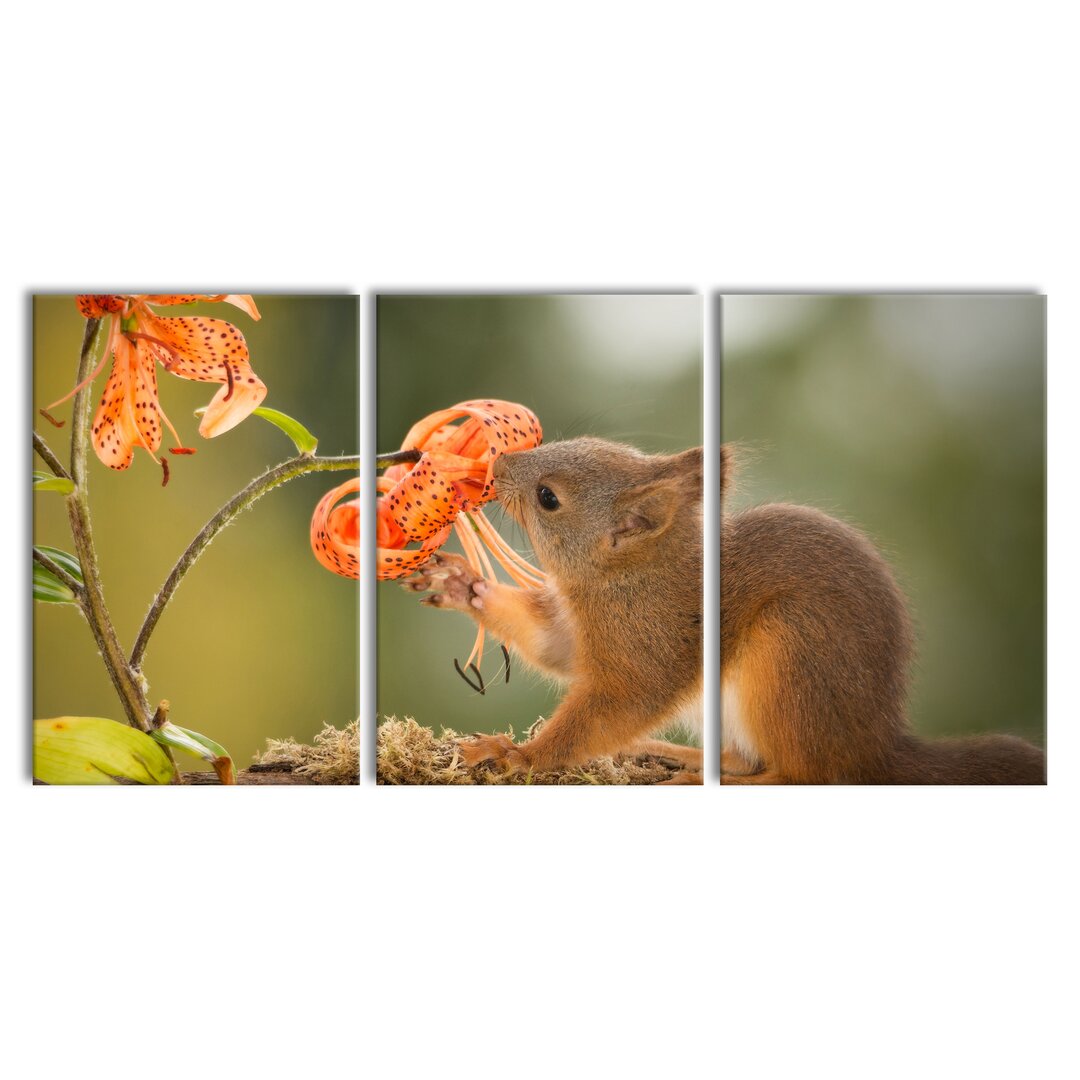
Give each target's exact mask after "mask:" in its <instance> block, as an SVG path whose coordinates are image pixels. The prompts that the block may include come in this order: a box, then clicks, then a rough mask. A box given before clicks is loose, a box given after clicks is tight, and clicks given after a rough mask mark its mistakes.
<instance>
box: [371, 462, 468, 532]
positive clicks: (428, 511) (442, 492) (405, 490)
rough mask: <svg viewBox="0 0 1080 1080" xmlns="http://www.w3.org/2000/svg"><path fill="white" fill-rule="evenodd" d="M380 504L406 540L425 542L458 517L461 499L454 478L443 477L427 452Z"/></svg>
mask: <svg viewBox="0 0 1080 1080" xmlns="http://www.w3.org/2000/svg"><path fill="white" fill-rule="evenodd" d="M381 504H382V505H385V506H387V507H388V510H387V511H386V512H388V513H389V514H391V515H392V516H393V519H394V521H395V522H396V523H397V525H398V527H399V528H400V529H401V531H402V533H403V534H404V536H405V537H406V539H407V541H411V542H412V543H417V544H422V543H424V542H425V541H426V540H429V539H430V538H431V537H432V536H434V534H435V533H437V532H439V530H441V529H444V528H446V526H447V525H449V524H451V523H452V522H453V520H454V518H455V517H457V513H458V510H459V509H460V506H461V500H460V498H459V497H458V495H457V492H456V490H455V488H454V484H453V481H452V480H450V479H448V478H447V477H445V476H443V475H442V474H441V473H440V472H439V470H438V469H437V468H436V467H435V465H434V464H433V463H432V461H431V458H430V457H429V455H427V454H425V455H424V456H423V457H422V458H421V459H420V460H419V461H418V462H417V464H416V466H415V467H414V468H413V469H412V470H411V471H410V472H409V473H408V474H407V475H405V476H404V477H402V479H401V480H400V481H399V482H398V483H397V484H396V485H395V486H394V488H393V490H391V491H390V492H388V493H387V494H386V495H384V496H383V498H382V500H381Z"/></svg>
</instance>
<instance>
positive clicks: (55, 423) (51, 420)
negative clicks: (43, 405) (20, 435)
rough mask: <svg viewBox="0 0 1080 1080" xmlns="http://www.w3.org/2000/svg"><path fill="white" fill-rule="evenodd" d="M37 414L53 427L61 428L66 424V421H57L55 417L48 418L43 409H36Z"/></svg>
mask: <svg viewBox="0 0 1080 1080" xmlns="http://www.w3.org/2000/svg"><path fill="white" fill-rule="evenodd" d="M38 412H39V413H41V415H42V416H44V417H45V419H46V420H48V421H49V423H50V424H52V426H53V427H63V426H64V424H66V423H67V421H66V420H57V419H56V417H55V416H50V415H49V414H48V413H47V412H46V411H45V410H44V409H38Z"/></svg>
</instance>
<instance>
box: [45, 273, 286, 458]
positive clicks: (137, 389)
mask: <svg viewBox="0 0 1080 1080" xmlns="http://www.w3.org/2000/svg"><path fill="white" fill-rule="evenodd" d="M196 300H208V301H211V302H218V301H225V302H226V303H229V304H233V305H234V306H235V307H238V308H240V310H241V311H243V312H245V313H246V314H248V315H250V316H251V317H252V318H253V319H256V320H257V319H258V318H259V311H258V308H256V306H255V303H254V301H253V300H252V299H251V297H250V296H246V295H243V296H241V295H237V294H228V295H226V294H220V295H217V296H207V295H201V294H194V293H192V294H188V295H173V294H170V295H158V294H154V295H151V294H144V295H139V296H112V295H104V296H97V295H84V296H77V297H76V298H75V303H76V305H77V307H78V309H79V311H80V312H81V313H82V315H83V316H84V317H85V318H87V319H101V318H106V317H108V318H109V320H110V324H109V337H108V340H107V342H106V345H105V353H104V355H103V356H102V359H101V363H100V364H98V366H97V368H95V370H94V371H93V372H92V373H91V375H90V376H89V378H87V379H86V380H85V381H84V382H83V383H80V384H79V386H77V387H75V389H74V390H72V391H71V392H70V393H68V394H65V395H64V397H62V398H60V399H59V401H55V402H53V404H52V405H50V406H48V407H49V408H50V409H52V408H54V407H55V406H56V405H59V404H60V403H61V402H63V401H66V400H67V399H68V398H69V397H71V396H72V394H74V393H76V392H77V391H78V390H80V389H81V388H82V387H83V386H85V385H86V384H87V383H88V382H90V381H92V380H93V379H95V378H97V376H98V375H99V374H100V373H101V370H102V368H104V367H105V364H106V362H107V361H108V360H109V359H110V358H112V361H113V365H112V371H111V373H110V375H109V379H108V381H107V383H106V385H105V391H104V393H103V394H102V397H101V401H100V403H99V405H98V410H97V413H96V414H95V415H94V423H93V430H92V435H91V439H92V442H93V445H94V452H95V453H96V454H97V456H98V457H99V458H100V459H101V461H102V462H103V463H104V464H105V465H108V466H109V468H111V469H118V470H122V469H126V468H128V466H129V465H130V464H131V461H132V458H133V456H134V450H135V448H136V447H138V446H141V447H142V448H143V449H144V450H146V451H147V453H149V454H150V455H151V456H152V457H154V458H155V459H157V450H158V447H159V446H160V445H161V429H162V425H164V426H165V427H167V428H168V429H169V431H170V432H171V433H172V435H173V438H175V439H176V441H177V443H178V444H180V437H179V436H178V435H177V434H176V429H175V428H174V427H173V425H172V424H171V423H170V421H169V418H168V417H167V416H166V415H165V412H164V410H163V409H162V408H161V404H160V402H159V401H158V389H157V364H159V363H160V364H161V366H162V367H163V368H165V370H166V371H169V372H172V374H173V375H179V376H180V378H182V379H193V380H196V381H198V382H214V383H221V384H222V386H221V389H219V390H218V392H217V393H216V394H215V395H214V398H213V400H212V401H211V402H210V405H209V406H208V407H207V409H206V412H205V414H204V415H203V418H202V422H201V424H200V425H199V434H200V435H202V436H203V437H204V438H208V439H211V438H213V437H214V436H215V435H220V434H222V433H223V432H225V431H228V430H229V429H230V428H233V427H235V426H236V425H237V424H239V423H240V421H241V420H243V419H244V418H245V417H247V416H249V415H250V414H251V412H252V410H254V409H255V408H256V407H257V406H258V405H259V404H260V403H261V402H262V400H263V398H264V397H266V385H265V384H264V383H263V382H262V380H261V379H259V377H258V376H257V375H256V374H255V373H254V371H252V369H251V364H250V361H249V355H248V347H247V343H246V342H245V341H244V335H243V334H242V333H241V332H240V331H239V330H237V328H236V327H235V326H233V325H232V324H231V323H228V322H225V321H224V320H223V319H208V318H204V317H202V316H201V315H196V316H188V317H183V318H163V317H162V316H159V315H157V314H156V313H155V312H154V311H153V310H151V308H150V307H149V305H150V304H157V305H165V306H168V305H175V304H190V303H192V302H194V301H196ZM54 422H55V421H54ZM170 452H171V453H174V454H193V453H194V452H195V451H194V450H193V449H192V448H190V447H186V446H183V445H182V444H180V445H178V446H177V447H175V448H170ZM167 475H168V473H167V472H166V477H167Z"/></svg>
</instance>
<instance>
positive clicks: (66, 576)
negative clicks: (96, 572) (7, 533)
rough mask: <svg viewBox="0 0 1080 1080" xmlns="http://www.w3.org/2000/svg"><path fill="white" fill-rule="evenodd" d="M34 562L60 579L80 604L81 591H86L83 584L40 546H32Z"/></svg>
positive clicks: (81, 599) (81, 598)
mask: <svg viewBox="0 0 1080 1080" xmlns="http://www.w3.org/2000/svg"><path fill="white" fill-rule="evenodd" d="M34 562H36V563H38V564H39V565H40V566H44V567H45V569H46V570H48V571H49V573H50V574H52V576H53V577H54V578H58V579H59V580H60V581H62V582H63V583H64V584H65V585H66V586H67V587H68V588H69V589H70V590H71V591H72V592H73V593H74V594H75V596H76V597H77V598H78V600H79V604H80V606H81V605H82V601H83V593H84V592H85V591H86V590H85V589H84V588H83V584H82V582H81V581H79V579H78V578H77V577H75V576H74V575H73V574H70V573H68V571H67V570H65V569H64V568H63V567H62V566H61V565H60V564H59V563H58V562H56V561H55V560H54V559H52V558H50V557H49V556H48V555H46V554H45V552H44V551H42V550H41V549H40V548H34Z"/></svg>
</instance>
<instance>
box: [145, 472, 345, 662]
mask: <svg viewBox="0 0 1080 1080" xmlns="http://www.w3.org/2000/svg"><path fill="white" fill-rule="evenodd" d="M359 468H360V458H359V457H316V456H315V455H313V454H300V455H299V456H298V457H294V458H290V459H289V460H288V461H283V462H282V463H281V464H280V465H277V466H275V467H274V468H273V469H270V470H268V471H267V472H265V473H263V475H262V476H259V477H256V478H255V479H254V480H252V481H251V483H250V484H248V486H247V487H245V488H244V489H243V490H242V491H239V492H238V493H237V494H236V495H234V496H233V497H232V498H231V499H230V500H229V501H228V502H227V503H226V504H225V505H224V506H223V507H222V508H221V509H220V510H219V511H218V512H217V513H216V514H215V515H214V516H213V517H212V518H211V519H210V520H209V521H208V522H207V523H206V524H205V525H204V526H203V528H202V530H201V531H200V532H199V534H198V535H197V536H196V537H195V539H194V540H192V541H191V543H190V544H188V546H187V549H186V550H185V551H184V553H183V554H182V555H181V556H180V558H179V559H178V560H177V563H176V565H175V566H174V567H173V568H172V570H171V572H170V573H169V576H168V577H167V578H166V579H165V584H164V585H162V587H161V591H160V592H159V593H158V594H157V596H155V597H154V602H153V604H151V605H150V610H149V612H147V615H146V618H145V619H144V620H143V624H142V627H141V628H140V630H139V636H138V637H137V638H136V639H135V647H134V648H133V649H132V651H131V659H130V661H129V663H130V665H131V667H132V668H133V669H134V670H135V671H136V672H137V671H139V669H140V668H141V666H142V660H143V656H145V654H146V646H147V644H148V643H149V641H150V635H151V634H152V633H153V632H154V627H156V626H157V623H158V619H160V618H161V615H162V612H164V610H165V608H166V606H167V605H168V603H169V601H170V600H171V599H172V595H173V593H174V592H176V589H177V586H178V585H179V584H180V582H181V581H183V579H184V575H185V574H186V573H187V572H188V571H189V570H190V569H191V567H192V566H193V565H194V564H195V561H196V560H197V559H198V558H199V556H200V555H201V554H202V553H203V552H204V551H205V550H206V548H207V547H208V545H209V544H210V541H211V540H213V539H214V537H215V536H217V534H218V533H219V532H221V530H222V529H224V528H225V526H226V525H228V524H229V523H230V522H231V521H232V520H233V518H235V517H236V516H237V514H241V513H243V512H244V511H245V510H247V509H248V507H250V506H251V505H252V504H253V503H255V502H257V501H258V500H259V499H261V498H262V497H263V496H264V495H265V494H266V493H267V492H268V491H273V489H274V488H276V487H280V486H281V485H282V484H284V483H287V482H288V481H289V480H292V479H293V478H294V477H297V476H303V475H304V474H305V473H310V472H328V471H334V470H343V469H351V470H352V471H354V472H355V471H357V470H359Z"/></svg>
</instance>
